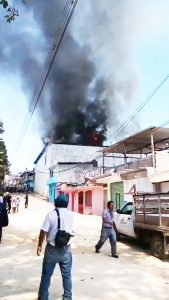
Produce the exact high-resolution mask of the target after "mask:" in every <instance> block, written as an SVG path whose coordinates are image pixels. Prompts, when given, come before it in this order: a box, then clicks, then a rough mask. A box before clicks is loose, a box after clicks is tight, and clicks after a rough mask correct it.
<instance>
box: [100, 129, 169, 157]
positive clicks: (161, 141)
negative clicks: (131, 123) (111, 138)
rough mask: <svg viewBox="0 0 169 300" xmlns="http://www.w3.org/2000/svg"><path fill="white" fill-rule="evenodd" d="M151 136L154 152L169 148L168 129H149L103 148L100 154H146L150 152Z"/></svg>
mask: <svg viewBox="0 0 169 300" xmlns="http://www.w3.org/2000/svg"><path fill="white" fill-rule="evenodd" d="M151 135H153V139H154V144H155V150H156V151H157V150H165V149H168V148H169V128H161V127H150V128H147V129H145V130H143V131H140V132H138V133H136V134H134V135H131V136H129V137H128V138H126V139H123V140H121V141H119V142H117V143H115V144H113V145H112V146H110V147H107V148H104V149H103V151H102V152H103V153H123V154H124V153H125V152H126V153H130V154H140V152H142V153H143V154H148V153H150V152H151Z"/></svg>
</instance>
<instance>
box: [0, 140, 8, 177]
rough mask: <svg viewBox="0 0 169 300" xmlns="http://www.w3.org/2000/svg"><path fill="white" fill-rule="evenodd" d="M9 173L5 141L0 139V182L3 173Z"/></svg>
mask: <svg viewBox="0 0 169 300" xmlns="http://www.w3.org/2000/svg"><path fill="white" fill-rule="evenodd" d="M8 173H9V161H8V155H7V149H6V146H5V142H4V141H3V140H2V139H1V140H0V182H1V181H2V180H3V179H4V176H5V174H8Z"/></svg>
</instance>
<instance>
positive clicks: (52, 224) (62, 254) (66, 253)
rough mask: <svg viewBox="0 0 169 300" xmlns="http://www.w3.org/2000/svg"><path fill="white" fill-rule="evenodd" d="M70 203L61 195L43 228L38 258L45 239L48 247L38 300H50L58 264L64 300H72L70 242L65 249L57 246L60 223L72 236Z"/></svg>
mask: <svg viewBox="0 0 169 300" xmlns="http://www.w3.org/2000/svg"><path fill="white" fill-rule="evenodd" d="M68 202H69V201H68V197H66V196H65V195H64V194H60V195H59V196H58V197H57V198H56V200H55V209H54V210H53V211H51V212H49V213H48V214H47V216H46V218H45V220H44V222H43V224H42V227H41V231H40V234H39V243H38V247H37V255H38V256H39V255H40V254H41V251H42V244H43V241H44V239H45V237H46V241H47V245H46V248H45V254H44V259H43V266H42V276H41V282H40V287H39V293H38V300H48V297H49V293H48V289H49V286H50V280H51V277H52V274H53V272H54V269H55V266H56V264H57V263H58V264H59V267H60V271H61V274H62V280H63V289H64V293H63V300H72V278H71V268H72V254H71V246H70V241H69V242H68V243H67V245H65V246H63V247H61V246H57V245H56V234H57V232H58V229H59V228H58V226H59V223H60V230H62V231H64V232H66V233H69V234H70V235H71V234H72V225H73V213H72V212H71V211H69V210H68V209H67V207H68ZM58 214H59V215H58ZM58 220H59V222H58Z"/></svg>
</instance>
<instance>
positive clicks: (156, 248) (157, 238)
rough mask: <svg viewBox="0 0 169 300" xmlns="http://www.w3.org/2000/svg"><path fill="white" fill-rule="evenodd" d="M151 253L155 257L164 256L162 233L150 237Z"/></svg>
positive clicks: (161, 257)
mask: <svg viewBox="0 0 169 300" xmlns="http://www.w3.org/2000/svg"><path fill="white" fill-rule="evenodd" d="M151 253H152V255H153V256H155V257H157V258H160V259H163V258H164V238H163V236H162V235H160V234H157V235H154V236H153V237H152V240H151Z"/></svg>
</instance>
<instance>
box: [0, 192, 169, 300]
mask: <svg viewBox="0 0 169 300" xmlns="http://www.w3.org/2000/svg"><path fill="white" fill-rule="evenodd" d="M51 209H53V205H52V204H50V203H47V202H46V201H44V200H41V199H38V198H37V197H36V198H35V197H32V196H30V200H29V207H28V209H24V200H23V201H22V202H21V209H20V211H19V213H18V214H14V215H10V225H9V226H8V227H7V228H4V231H3V237H4V239H3V243H2V244H1V245H0V299H1V300H34V299H36V297H37V290H38V286H39V280H40V275H41V265H42V259H43V255H42V256H41V257H37V256H36V246H37V237H38V234H39V228H40V225H41V223H42V221H43V219H44V217H45V215H46V213H47V212H48V211H50V210H51ZM74 225H75V226H74V231H75V237H74V238H73V239H72V241H73V243H72V250H73V300H92V299H94V300H104V299H105V300H121V299H123V300H129V299H130V300H151V299H152V300H161V299H162V300H168V299H169V296H168V295H169V262H168V261H166V262H161V261H160V260H158V259H156V258H154V257H152V256H150V255H148V254H146V253H145V252H143V251H142V250H141V249H138V248H137V247H133V246H131V245H130V244H123V243H118V253H119V255H120V258H119V259H113V258H112V257H110V246H109V243H106V245H105V246H104V247H103V250H102V251H101V254H95V253H94V245H95V244H96V242H97V240H98V238H99V234H100V227H101V218H100V217H97V216H84V215H79V214H76V213H75V224H74ZM61 295H62V283H61V278H60V272H59V268H57V269H56V271H55V274H54V275H53V278H52V282H51V288H50V297H49V299H50V300H56V299H61Z"/></svg>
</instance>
